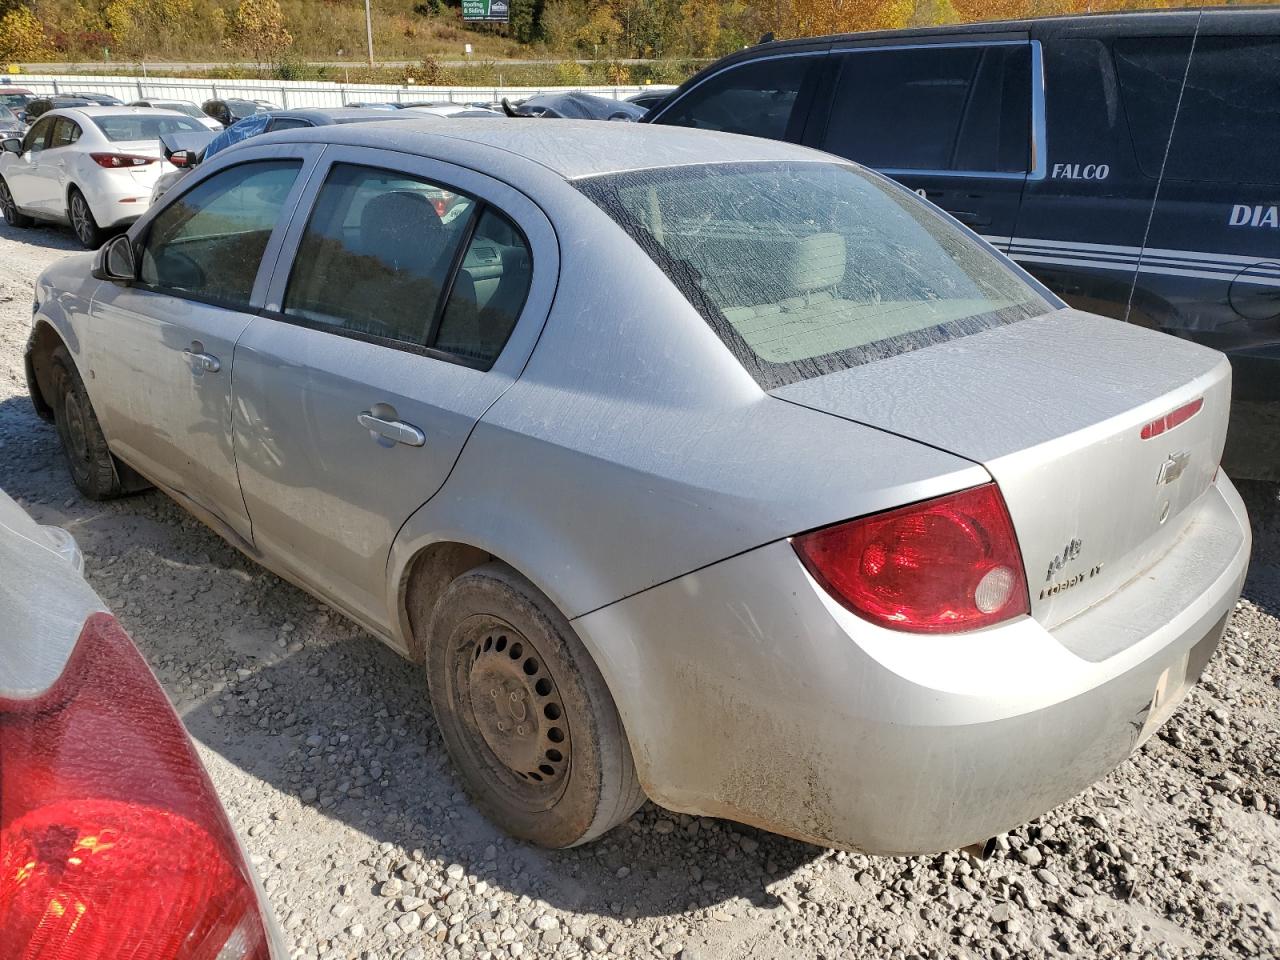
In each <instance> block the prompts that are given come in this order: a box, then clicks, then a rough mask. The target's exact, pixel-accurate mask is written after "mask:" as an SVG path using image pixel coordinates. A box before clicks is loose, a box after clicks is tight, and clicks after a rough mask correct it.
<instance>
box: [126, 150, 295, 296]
mask: <svg viewBox="0 0 1280 960" xmlns="http://www.w3.org/2000/svg"><path fill="white" fill-rule="evenodd" d="M301 166H302V164H301V163H300V162H299V161H297V160H262V161H255V162H253V163H243V164H240V165H238V166H234V167H230V168H228V169H226V170H223V171H221V172H219V173H216V174H214V175H213V176H211V177H209V179H207V180H204V181H203V182H201V183H199V184H197V185H196V186H194V187H192V188H191V189H190V190H188V191H187V192H186V193H184V194H182V196H180V197H179V198H178V199H177V200H175V201H174V202H173V203H171V204H169V205H168V206H167V207H165V208H164V209H163V210H162V211H160V213H159V214H158V215H157V216H156V218H155V220H154V221H152V224H151V228H150V229H149V230H148V232H147V238H146V240H145V241H144V242H143V250H142V266H141V269H140V271H139V278H140V279H141V281H142V282H143V283H144V284H145V285H147V286H149V287H153V288H155V289H158V290H163V291H165V292H172V293H176V294H178V295H185V296H189V297H193V298H195V299H199V300H208V301H210V302H213V303H217V304H219V305H221V306H227V307H231V308H233V309H242V310H243V309H249V299H250V296H251V295H252V293H253V284H254V280H255V279H256V278H257V276H258V267H259V265H260V264H261V263H262V254H263V253H264V252H265V251H266V249H267V242H268V241H269V240H270V239H271V231H272V230H274V229H275V225H276V222H277V221H278V220H279V219H280V213H281V211H282V210H283V209H284V204H285V200H286V199H288V196H289V191H290V190H291V189H292V188H293V182H294V180H295V179H296V178H297V175H298V170H299V169H300V168H301Z"/></svg>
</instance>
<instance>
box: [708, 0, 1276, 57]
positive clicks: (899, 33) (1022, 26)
mask: <svg viewBox="0 0 1280 960" xmlns="http://www.w3.org/2000/svg"><path fill="white" fill-rule="evenodd" d="M1199 12H1200V11H1198V10H1197V9H1195V8H1191V7H1181V8H1172V9H1166V10H1121V11H1102V12H1099V13H1071V14H1064V15H1062V16H1057V17H1024V18H1021V19H1017V20H983V21H981V22H978V23H950V24H942V25H939V26H932V27H907V28H903V29H900V30H869V31H865V32H862V33H835V34H828V35H825V36H811V37H796V38H794V39H789V40H771V41H769V42H767V43H759V44H756V45H755V46H752V47H747V48H746V49H744V50H737V51H735V52H733V53H730V54H726V55H725V56H724V57H723V58H721V60H717V61H715V62H714V63H712V64H710V66H715V65H716V64H718V63H720V62H722V61H723V62H727V61H730V60H739V59H748V58H750V57H753V56H759V55H763V54H767V53H770V52H774V53H776V52H780V51H783V50H787V49H789V48H793V47H806V48H812V47H813V46H814V45H815V44H821V45H825V44H828V43H832V42H836V43H843V42H846V41H855V40H856V41H866V40H879V39H885V40H896V39H919V40H928V39H930V38H933V37H954V36H963V35H965V34H984V33H1014V32H1022V31H1028V30H1031V29H1032V28H1033V27H1035V26H1037V25H1039V24H1053V25H1055V26H1061V27H1065V28H1069V27H1071V26H1073V25H1080V26H1086V25H1087V26H1088V27H1089V28H1090V29H1092V30H1103V31H1106V30H1111V29H1114V30H1115V31H1116V32H1117V33H1120V32H1125V33H1127V32H1130V31H1132V30H1134V29H1140V28H1142V27H1144V26H1147V25H1152V26H1154V25H1156V24H1159V23H1161V22H1162V21H1167V20H1170V19H1173V18H1183V19H1186V18H1187V17H1188V16H1190V17H1192V18H1194V17H1195V16H1197V15H1198V14H1199ZM1204 14H1205V16H1207V17H1213V18H1215V19H1216V18H1222V17H1231V18H1233V19H1240V18H1241V17H1266V18H1280V7H1276V6H1260V7H1232V8H1216V9H1212V8H1211V9H1205V10H1204ZM1269 22H1270V21H1269Z"/></svg>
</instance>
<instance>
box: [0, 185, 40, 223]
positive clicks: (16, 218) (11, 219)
mask: <svg viewBox="0 0 1280 960" xmlns="http://www.w3.org/2000/svg"><path fill="white" fill-rule="evenodd" d="M0 214H3V215H4V222H5V223H7V224H8V225H9V226H11V227H29V226H31V225H32V224H33V223H35V220H34V219H33V218H31V217H28V216H27V215H26V214H25V213H21V212H19V210H18V204H17V203H16V202H15V201H14V199H13V193H12V192H11V191H10V190H9V185H8V184H7V183H5V182H4V181H3V180H0Z"/></svg>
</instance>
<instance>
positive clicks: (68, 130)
mask: <svg viewBox="0 0 1280 960" xmlns="http://www.w3.org/2000/svg"><path fill="white" fill-rule="evenodd" d="M79 139H80V124H78V123H76V122H75V121H74V120H72V119H70V118H69V117H58V119H57V120H56V121H55V123H54V125H53V138H52V139H51V140H50V141H49V147H50V149H52V148H53V147H69V146H70V145H71V144H73V143H75V142H76V141H77V140H79Z"/></svg>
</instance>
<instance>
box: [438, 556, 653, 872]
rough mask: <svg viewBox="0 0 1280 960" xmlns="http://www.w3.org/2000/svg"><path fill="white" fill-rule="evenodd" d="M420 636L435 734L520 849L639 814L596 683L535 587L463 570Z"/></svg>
mask: <svg viewBox="0 0 1280 960" xmlns="http://www.w3.org/2000/svg"><path fill="white" fill-rule="evenodd" d="M430 629H431V633H430V637H429V638H427V645H426V646H427V681H428V685H429V687H430V690H431V702H432V706H433V708H434V711H435V716H436V722H437V723H438V724H439V726H440V730H441V732H442V734H443V735H444V741H445V745H446V746H447V747H448V749H449V754H450V756H451V757H452V758H453V762H454V764H455V766H456V767H457V768H458V772H459V774H460V775H461V777H462V780H463V783H464V785H465V786H466V788H467V792H468V793H469V794H470V795H471V797H472V799H473V801H474V802H475V804H476V806H477V807H479V808H480V810H481V812H483V813H484V814H485V816H487V817H488V818H489V819H490V820H492V821H493V822H494V823H496V824H497V825H498V826H499V827H501V828H502V829H503V830H505V831H506V832H507V833H509V834H511V835H512V836H515V837H518V838H520V839H521V840H527V841H530V842H531V843H535V844H538V845H539V846H543V847H572V846H575V845H577V844H580V843H586V842H587V841H589V840H594V839H595V838H596V837H599V836H600V835H602V834H603V833H605V832H606V831H607V830H609V829H611V828H612V827H614V826H616V825H617V824H619V823H621V822H622V821H623V820H626V819H627V818H628V817H629V816H631V814H632V813H634V812H635V811H636V809H637V808H639V806H640V805H641V804H642V803H643V802H644V799H645V795H644V791H643V789H642V788H641V787H640V784H639V781H638V779H637V777H636V771H635V763H634V761H633V760H632V757H631V749H630V747H629V745H628V744H627V738H626V734H625V733H624V732H623V729H622V721H621V719H620V718H619V716H618V710H617V707H615V706H614V703H613V698H612V697H611V696H610V694H609V690H608V688H607V687H606V686H605V682H604V678H603V677H602V676H601V675H600V671H599V669H598V668H597V667H596V665H595V662H594V661H593V660H592V659H591V656H590V654H588V653H587V650H586V648H585V647H584V646H583V645H582V641H581V640H579V639H578V636H577V634H576V633H574V631H573V628H572V627H571V626H570V625H569V622H568V621H567V620H566V619H565V618H564V616H563V615H562V614H561V613H560V612H559V611H558V610H557V609H556V608H555V606H554V605H553V604H552V603H551V601H550V600H548V599H547V598H546V597H545V596H543V595H542V593H541V592H539V591H538V589H537V588H536V587H534V586H533V584H531V583H529V581H528V580H526V579H525V578H524V577H522V576H520V575H519V574H518V573H516V572H515V571H514V570H512V569H511V568H510V567H508V566H507V565H506V564H502V563H488V564H485V565H484V566H481V567H477V568H476V569H474V570H470V571H468V572H466V573H464V574H463V575H462V576H460V577H458V578H457V579H456V580H454V581H453V583H452V584H450V586H449V588H448V589H447V590H446V591H445V593H444V595H443V596H442V597H441V598H440V600H439V602H438V603H437V604H436V607H435V612H434V614H433V616H432V618H431V628H430Z"/></svg>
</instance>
